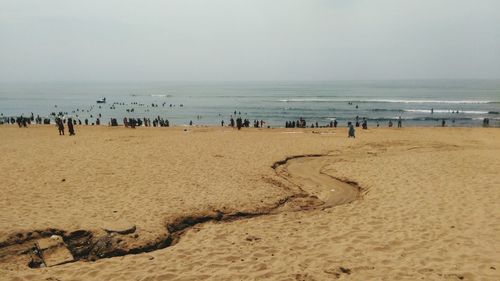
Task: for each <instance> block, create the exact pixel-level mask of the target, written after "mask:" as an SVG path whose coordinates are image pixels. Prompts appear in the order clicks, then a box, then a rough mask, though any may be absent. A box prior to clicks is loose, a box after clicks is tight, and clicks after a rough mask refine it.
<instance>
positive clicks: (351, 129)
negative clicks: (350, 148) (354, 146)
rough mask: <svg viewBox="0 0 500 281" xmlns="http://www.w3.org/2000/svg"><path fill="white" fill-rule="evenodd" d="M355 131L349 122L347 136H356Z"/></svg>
mask: <svg viewBox="0 0 500 281" xmlns="http://www.w3.org/2000/svg"><path fill="white" fill-rule="evenodd" d="M355 131H356V130H355V129H354V126H353V125H352V124H349V135H348V136H347V137H348V138H356V136H355V135H354V133H355Z"/></svg>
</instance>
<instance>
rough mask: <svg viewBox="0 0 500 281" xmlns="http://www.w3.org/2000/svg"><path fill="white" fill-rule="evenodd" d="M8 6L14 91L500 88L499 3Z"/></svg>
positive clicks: (1, 55) (7, 53) (2, 25)
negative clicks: (52, 87) (164, 85)
mask: <svg viewBox="0 0 500 281" xmlns="http://www.w3.org/2000/svg"><path fill="white" fill-rule="evenodd" d="M0 1H1V4H2V10H0V37H1V38H2V44H0V82H4V83H5V82H7V83H9V82H14V83H15V82H125V81H129V82H251V81H261V82H267V81H282V82H313V81H388V80H498V79H500V1H493V0H479V1H474V2H471V1H452V0H442V1H430V0H422V1H416V0H413V1H397V0H382V1H367V0H353V1H346V0H332V1H326V0H311V1H305V0H287V1H285V0H277V1H272V2H271V1H263V0H257V1H243V0H214V1H203V0H183V1H181V0H171V1H159V0H150V1H143V2H141V3H139V2H136V1H130V0H126V1H118V0H110V1H105V2H104V1H96V0H90V1H78V2H75V1H71V2H70V1H62V0H48V1H35V0H17V1H14V0H0Z"/></svg>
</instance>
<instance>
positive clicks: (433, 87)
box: [0, 80, 500, 127]
mask: <svg viewBox="0 0 500 281" xmlns="http://www.w3.org/2000/svg"><path fill="white" fill-rule="evenodd" d="M101 98H106V103H105V104H98V103H96V101H97V100H99V99H101ZM132 110H133V111H132ZM235 112H236V113H235ZM499 112H500V80H405V81H401V80H398V81H330V82H50V83H49V82H47V83H0V119H2V117H3V118H5V117H10V116H13V117H15V116H21V115H23V116H25V117H29V116H31V114H32V113H33V115H34V116H35V117H36V116H37V115H40V116H41V117H42V118H44V117H47V118H51V119H54V115H53V114H59V113H63V114H64V115H67V116H72V117H73V118H76V119H80V120H82V121H83V120H84V119H88V120H89V123H93V122H95V120H96V118H98V116H99V114H101V116H102V117H101V124H108V122H109V120H110V118H117V119H118V122H119V123H122V120H123V117H131V118H150V119H151V120H153V119H154V118H156V117H158V116H159V117H161V118H163V119H168V120H169V121H170V124H171V125H186V124H188V123H189V122H190V121H193V123H194V125H220V122H221V121H222V120H224V121H225V122H226V124H227V123H228V121H229V119H230V118H231V117H232V116H233V117H238V116H241V117H242V118H243V119H245V118H246V119H249V120H250V121H251V122H253V120H264V121H265V122H266V123H265V124H266V126H271V127H283V126H284V125H285V122H286V121H294V120H297V119H299V118H304V119H305V120H306V121H307V123H308V124H311V123H316V122H318V124H319V125H320V126H325V125H327V124H329V123H330V121H333V120H337V121H338V122H339V126H343V125H345V124H346V123H347V122H348V121H354V120H355V119H356V117H358V118H360V119H362V118H366V119H367V120H368V126H375V124H376V123H377V122H378V123H379V124H380V125H381V126H387V123H388V121H389V120H393V122H394V120H397V119H398V118H399V117H401V118H402V120H403V125H405V126H438V125H440V124H441V121H442V120H443V119H445V120H446V122H447V125H451V126H481V125H482V124H483V120H484V118H489V119H490V126H500V114H499Z"/></svg>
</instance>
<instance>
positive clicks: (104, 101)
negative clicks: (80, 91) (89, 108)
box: [96, 98, 106, 103]
mask: <svg viewBox="0 0 500 281" xmlns="http://www.w3.org/2000/svg"><path fill="white" fill-rule="evenodd" d="M96 102H97V103H106V98H102V99H98V100H97V101H96Z"/></svg>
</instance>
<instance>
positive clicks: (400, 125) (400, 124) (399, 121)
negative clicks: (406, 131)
mask: <svg viewBox="0 0 500 281" xmlns="http://www.w3.org/2000/svg"><path fill="white" fill-rule="evenodd" d="M401 127H403V124H402V121H401V116H399V118H398V128H401Z"/></svg>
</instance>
